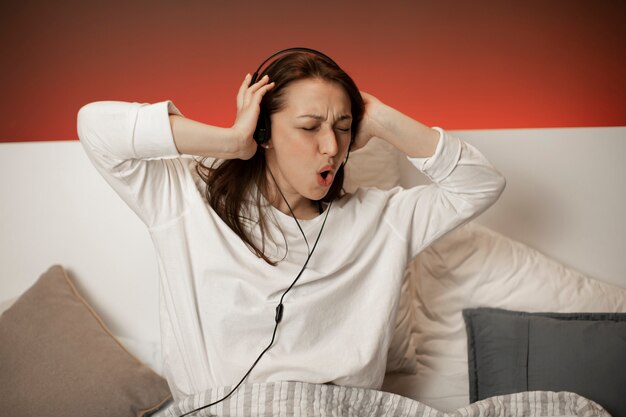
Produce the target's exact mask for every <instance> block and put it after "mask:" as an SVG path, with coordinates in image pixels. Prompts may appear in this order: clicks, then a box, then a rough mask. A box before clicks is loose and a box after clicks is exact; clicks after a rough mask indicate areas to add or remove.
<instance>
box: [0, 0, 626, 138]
mask: <svg viewBox="0 0 626 417" xmlns="http://www.w3.org/2000/svg"><path fill="white" fill-rule="evenodd" d="M625 22H626V3H625V2H624V1H621V0H599V1H598V0H594V1H591V0H589V1H567V0H555V1H550V0H542V1H537V0H532V1H461V0H454V1H450V0H448V1H445V0H442V1H432V2H425V1H414V0H413V1H376V2H371V1H370V2H368V1H337V0H332V1H331V0H318V1H315V2H305V1H284V0H281V1H259V2H257V1H246V2H241V1H238V2H237V1H230V2H229V1H200V0H185V1H172V0H167V1H164V0H149V1H147V0H141V1H132V0H128V1H119V0H114V1H77V0H71V1H62V2H52V1H15V2H6V1H5V2H3V3H2V5H1V6H0V48H1V49H0V52H1V56H2V61H3V62H2V65H1V66H0V80H1V83H2V104H1V106H2V109H1V110H2V111H1V112H0V126H1V129H0V141H1V142H15V141H42V140H69V139H77V135H76V113H77V112H78V109H79V108H80V107H81V106H82V105H84V104H86V103H88V102H91V101H99V100H123V101H137V102H146V103H152V102H157V101H162V100H166V99H171V100H173V101H174V103H175V104H176V106H177V107H178V108H179V109H180V110H181V111H182V112H183V114H184V115H185V116H187V117H189V118H192V119H194V120H199V121H202V122H204V123H209V124H214V125H218V126H230V125H232V122H233V121H234V117H235V112H236V108H235V95H236V93H237V90H238V88H239V85H240V84H241V82H242V81H243V78H244V76H245V74H246V73H247V72H250V73H252V72H253V71H254V70H255V69H256V68H257V66H258V65H259V64H260V63H261V62H262V61H263V60H264V59H265V58H266V57H267V56H269V55H270V54H272V53H273V52H275V51H277V50H279V49H282V48H287V47H292V46H306V47H310V48H314V49H318V50H320V51H322V52H324V53H326V54H328V55H329V56H331V57H332V58H333V59H334V60H335V61H336V62H337V63H338V64H339V65H341V66H342V67H343V68H344V70H346V71H347V72H348V73H349V74H350V75H351V76H352V77H353V78H354V80H355V81H356V83H357V85H358V86H359V87H360V88H361V90H364V91H367V92H369V93H371V94H373V95H374V96H376V97H378V98H379V99H381V100H382V101H384V102H386V103H387V104H389V105H391V106H393V107H395V108H397V109H399V110H400V111H402V112H404V113H406V114H408V115H410V116H411V117H413V118H415V119H417V120H419V121H421V122H422V123H425V124H427V125H430V126H441V127H443V128H446V129H500V128H545V127H590V126H626V77H625V75H626V70H625V68H626V66H625V64H626V24H625Z"/></svg>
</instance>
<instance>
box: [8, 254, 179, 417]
mask: <svg viewBox="0 0 626 417" xmlns="http://www.w3.org/2000/svg"><path fill="white" fill-rule="evenodd" d="M0 387H2V389H0V415H3V416H24V417H26V416H65V417H72V416H90V417H97V416H103V417H105V416H106V417H110V416H146V415H149V414H151V413H152V412H154V411H156V410H157V409H159V408H161V407H163V406H164V405H166V403H167V402H168V401H169V400H170V399H171V398H172V396H171V393H170V390H169V387H168V385H167V382H166V381H165V379H163V378H162V377H160V376H159V375H157V374H156V373H155V372H154V371H152V370H151V369H150V368H148V367H147V366H146V365H144V364H143V363H142V362H141V361H140V360H139V359H137V358H136V357H134V356H133V355H131V354H130V353H129V352H128V351H127V350H126V349H125V348H124V347H123V346H122V345H121V344H120V343H119V342H118V341H117V340H116V339H115V337H113V335H112V334H111V332H110V331H109V330H108V329H107V327H106V326H105V325H104V323H103V322H102V320H101V319H100V317H98V315H97V314H96V312H95V311H94V310H93V309H92V308H91V306H89V304H87V302H86V301H85V300H84V299H83V298H82V297H81V295H80V294H79V293H78V291H77V290H76V288H75V287H74V285H73V283H72V282H71V281H70V280H69V278H68V276H67V274H66V273H65V270H64V269H63V268H62V267H61V266H59V265H54V266H52V267H50V269H48V271H46V272H45V273H44V274H43V275H41V277H39V279H38V280H37V282H36V283H35V284H34V285H33V286H32V287H31V288H29V289H28V290H27V291H26V292H25V293H24V294H22V296H21V297H20V298H19V299H18V300H17V301H16V302H15V303H14V304H13V305H12V306H11V307H10V308H9V309H8V310H6V311H5V312H4V313H2V316H0Z"/></svg>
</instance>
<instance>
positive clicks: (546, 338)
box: [463, 308, 626, 416]
mask: <svg viewBox="0 0 626 417" xmlns="http://www.w3.org/2000/svg"><path fill="white" fill-rule="evenodd" d="M463 318H464V320H465V326H466V330H467V343H468V345H467V347H468V365H469V383H470V401H471V402H475V401H478V400H482V399H485V398H488V397H491V396H494V395H502V394H510V393H515V392H521V391H569V392H574V393H576V394H579V395H582V396H583V397H586V398H588V399H590V400H592V401H594V402H596V403H598V404H600V405H601V406H602V407H604V408H605V409H606V410H607V411H608V412H609V413H610V414H611V415H613V416H626V395H625V393H626V388H625V387H626V313H526V312H520V311H509V310H502V309H495V308H476V309H464V310H463Z"/></svg>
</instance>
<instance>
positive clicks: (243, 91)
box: [237, 73, 252, 108]
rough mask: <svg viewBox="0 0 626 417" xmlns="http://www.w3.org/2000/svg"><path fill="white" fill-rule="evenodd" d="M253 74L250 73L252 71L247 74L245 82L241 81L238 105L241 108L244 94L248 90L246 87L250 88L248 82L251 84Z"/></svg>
mask: <svg viewBox="0 0 626 417" xmlns="http://www.w3.org/2000/svg"><path fill="white" fill-rule="evenodd" d="M251 77H252V76H251V75H250V73H248V74H246V77H245V78H244V79H243V83H241V85H240V86H239V91H238V92H237V107H238V108H240V107H241V105H242V104H243V95H244V94H245V92H246V89H247V88H248V84H250V78H251Z"/></svg>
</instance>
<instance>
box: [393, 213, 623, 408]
mask: <svg viewBox="0 0 626 417" xmlns="http://www.w3.org/2000/svg"><path fill="white" fill-rule="evenodd" d="M408 271H409V274H410V276H411V280H412V281H413V282H414V284H415V289H416V293H415V298H414V299H413V302H414V303H415V309H416V311H417V315H416V322H417V327H418V328H417V331H416V332H415V333H414V334H413V337H414V343H415V345H416V346H417V355H416V357H417V361H418V370H417V374H416V375H395V376H393V375H392V376H390V375H388V376H387V377H386V379H385V383H384V384H383V389H384V390H386V391H391V392H395V393H397V394H400V395H404V396H408V397H411V398H413V399H416V400H419V401H422V402H424V403H426V404H428V405H429V406H431V407H434V408H437V409H440V410H443V411H451V410H455V409H457V408H460V407H463V406H466V405H468V404H469V381H468V378H469V377H468V369H467V336H466V332H465V324H464V321H463V317H462V314H461V310H462V309H464V308H467V307H479V306H488V307H499V308H505V309H510V310H521V311H529V312H563V313H566V312H626V290H624V289H622V288H619V287H615V286H612V285H609V284H606V283H602V282H600V281H595V280H593V279H591V278H588V277H586V276H584V275H582V274H580V273H579V272H576V271H574V270H573V269H570V268H567V267H566V266H564V265H562V264H561V263H559V262H557V261H556V260H553V259H551V258H549V257H547V256H545V255H543V254H541V253H539V252H538V251H536V250H534V249H532V248H530V247H528V246H526V245H524V244H522V243H520V242H517V241H514V240H512V239H510V238H508V237H506V236H503V235H501V234H499V233H497V232H495V231H493V230H491V229H489V228H487V227H484V226H481V225H479V224H478V223H475V222H469V223H467V224H466V225H464V226H462V227H460V228H458V229H457V230H455V231H453V232H451V233H449V234H447V235H445V236H443V237H442V238H441V239H439V240H437V241H436V242H435V243H433V244H432V245H431V246H429V247H428V248H426V249H425V250H424V251H423V252H422V253H421V254H420V255H419V256H418V257H417V258H416V260H414V261H413V263H412V264H411V265H410V266H409V269H408Z"/></svg>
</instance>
